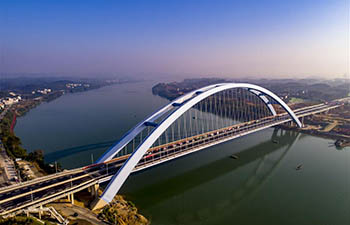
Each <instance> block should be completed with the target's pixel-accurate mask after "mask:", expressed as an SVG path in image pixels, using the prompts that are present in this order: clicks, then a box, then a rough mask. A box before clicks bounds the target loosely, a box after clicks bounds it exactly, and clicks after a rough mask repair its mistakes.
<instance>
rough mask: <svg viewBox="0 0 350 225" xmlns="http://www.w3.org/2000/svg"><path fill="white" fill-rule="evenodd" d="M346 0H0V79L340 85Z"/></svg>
mask: <svg viewBox="0 0 350 225" xmlns="http://www.w3.org/2000/svg"><path fill="white" fill-rule="evenodd" d="M349 1H350V0H328V1H326V0H284V1H281V0H260V1H257V0H256V1H254V0H237V1H234V0H231V1H222V0H215V1H214V0H211V1H209V0H208V1H204V0H203V1H201V0H186V1H181V0H176V1H175V0H173V1H170V0H169V1H168V0H163V1H154V0H147V1H146V0H145V1H141V0H138V1H137V0H128V1H126V0H125V1H118V0H116V1H107V0H95V1H90V0H84V1H79V0H74V1H72V0H50V1H47V0H45V1H42V0H35V1H34V0H32V1H30V0H22V1H17V0H1V1H0V50H1V52H0V54H1V55H0V57H1V58H0V72H1V74H5V73H6V74H12V73H43V74H65V75H86V76H99V75H101V74H116V75H127V76H140V77H151V76H170V77H171V76H190V77H194V76H218V77H261V78H287V77H293V78H308V77H315V76H317V77H324V78H336V77H340V78H343V77H346V76H348V75H349V61H350V59H349V13H350V10H349ZM48 76H49V75H48Z"/></svg>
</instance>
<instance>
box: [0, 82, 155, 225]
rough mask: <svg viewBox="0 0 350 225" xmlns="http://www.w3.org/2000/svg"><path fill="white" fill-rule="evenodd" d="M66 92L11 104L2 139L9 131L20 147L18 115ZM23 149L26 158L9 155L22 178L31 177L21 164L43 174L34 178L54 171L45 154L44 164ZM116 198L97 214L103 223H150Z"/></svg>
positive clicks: (0, 137)
mask: <svg viewBox="0 0 350 225" xmlns="http://www.w3.org/2000/svg"><path fill="white" fill-rule="evenodd" d="M126 83H130V82H126ZM116 84H117V83H116ZM118 84H121V83H118ZM122 84H124V83H122ZM111 85H115V84H109V85H105V86H101V87H98V88H92V89H89V90H85V91H80V92H86V91H90V90H95V89H99V88H102V87H106V86H111ZM74 93H76V92H72V93H71V94H74ZM64 94H65V93H64V92H63V91H58V92H54V93H51V94H50V96H45V97H48V98H41V99H40V100H35V99H30V100H25V101H24V102H19V103H17V104H15V105H12V106H10V107H9V108H7V109H6V112H5V113H4V116H3V118H7V117H12V120H11V123H9V124H5V126H3V125H4V124H3V123H4V121H3V120H1V121H0V125H1V126H2V128H3V129H1V136H0V140H2V139H3V138H4V132H5V133H6V132H8V133H9V134H10V135H12V136H13V137H15V138H17V140H18V144H19V146H18V147H20V145H21V141H20V138H19V137H17V136H16V134H15V132H14V128H15V126H16V123H17V117H22V116H25V115H26V114H27V113H28V112H29V111H30V110H31V109H34V108H36V107H37V106H39V105H40V104H42V103H43V102H51V101H53V100H56V99H58V98H59V97H61V96H63V95H64ZM4 128H5V130H4ZM1 142H2V141H1ZM20 148H21V147H20ZM4 150H5V152H6V153H7V155H8V152H10V150H9V149H5V148H4ZM23 150H24V151H25V154H26V157H25V158H26V159H24V160H20V161H17V158H16V157H14V156H13V155H11V156H9V159H10V160H11V161H13V163H14V164H15V167H16V168H17V170H18V177H19V179H20V180H21V177H27V178H28V177H29V176H27V175H24V174H22V173H23V172H24V171H23V170H21V169H20V165H21V164H24V165H25V164H27V165H31V166H33V167H35V168H36V170H37V171H39V172H40V173H41V174H40V173H36V174H40V175H39V176H35V177H32V179H35V178H37V177H40V176H45V175H47V174H51V173H50V172H52V171H47V167H46V166H47V165H48V166H50V164H47V163H46V162H45V161H44V157H43V155H40V156H39V157H41V158H40V159H41V162H42V164H40V163H39V162H37V161H36V158H34V160H33V161H29V159H27V157H29V156H30V155H31V153H34V155H35V153H36V151H34V152H29V153H28V151H27V150H26V149H23ZM43 165H45V167H43ZM31 166H30V167H31ZM63 169H64V168H61V166H59V170H63ZM59 170H58V171H59ZM31 173H32V174H34V173H33V171H32V170H31ZM29 180H30V179H29ZM9 185H11V184H9ZM115 198H116V199H118V200H117V201H116V202H114V203H113V204H112V205H111V206H108V207H104V208H103V209H101V211H100V213H99V214H97V215H96V216H97V218H96V219H100V221H101V222H102V223H107V224H108V223H111V222H115V221H114V218H118V221H122V222H124V223H125V222H126V223H128V221H132V222H135V221H137V223H136V222H135V223H134V224H139V225H145V224H150V222H149V221H148V219H147V218H145V217H144V216H143V215H141V214H139V213H138V209H137V208H136V206H135V205H134V204H133V203H132V202H131V201H128V200H126V199H125V198H124V197H123V196H120V195H116V197H115ZM50 204H55V203H54V202H53V203H50ZM50 204H49V205H50ZM69 208H71V207H69ZM76 208H81V209H85V208H86V207H81V206H78V205H77V206H76ZM68 211H70V210H68ZM88 211H89V212H90V214H91V215H93V214H95V213H94V212H92V211H91V210H90V209H88ZM120 212H121V213H120ZM110 213H116V217H114V216H113V217H110V216H108V215H109V214H110ZM68 217H69V216H68ZM70 217H71V216H70ZM14 218H20V217H17V216H16V217H14ZM130 218H133V220H131V219H130ZM70 219H73V218H70ZM75 220H76V218H74V219H73V220H71V221H72V222H74V221H75Z"/></svg>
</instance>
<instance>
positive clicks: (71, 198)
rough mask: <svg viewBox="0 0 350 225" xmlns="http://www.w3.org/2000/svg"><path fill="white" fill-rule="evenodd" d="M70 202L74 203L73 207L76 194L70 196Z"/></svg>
mask: <svg viewBox="0 0 350 225" xmlns="http://www.w3.org/2000/svg"><path fill="white" fill-rule="evenodd" d="M70 195H71V196H70V201H71V203H72V205H74V193H72V194H70Z"/></svg>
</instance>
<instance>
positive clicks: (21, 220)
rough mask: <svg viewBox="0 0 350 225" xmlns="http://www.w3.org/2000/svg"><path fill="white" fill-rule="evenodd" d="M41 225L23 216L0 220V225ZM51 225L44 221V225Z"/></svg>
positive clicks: (35, 220)
mask: <svg viewBox="0 0 350 225" xmlns="http://www.w3.org/2000/svg"><path fill="white" fill-rule="evenodd" d="M13 224H16V225H42V223H40V222H39V221H38V220H37V219H35V218H33V217H25V216H16V217H9V218H6V219H3V218H1V219H0V225H13ZM51 224H53V223H50V222H47V221H45V225H51Z"/></svg>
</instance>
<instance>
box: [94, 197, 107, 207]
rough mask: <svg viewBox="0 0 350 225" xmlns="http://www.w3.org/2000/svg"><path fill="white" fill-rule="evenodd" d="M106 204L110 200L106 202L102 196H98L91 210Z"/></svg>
mask: <svg viewBox="0 0 350 225" xmlns="http://www.w3.org/2000/svg"><path fill="white" fill-rule="evenodd" d="M106 205H108V202H106V201H105V200H103V199H102V198H98V197H96V198H95V200H94V201H93V202H92V203H91V210H97V209H101V208H103V207H105V206H106Z"/></svg>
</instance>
